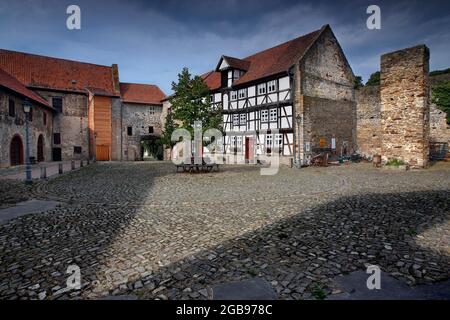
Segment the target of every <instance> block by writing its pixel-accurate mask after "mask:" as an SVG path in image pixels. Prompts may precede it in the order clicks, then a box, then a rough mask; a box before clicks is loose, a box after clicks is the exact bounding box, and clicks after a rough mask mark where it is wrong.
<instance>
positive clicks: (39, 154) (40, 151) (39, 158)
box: [37, 134, 45, 162]
mask: <svg viewBox="0 0 450 320" xmlns="http://www.w3.org/2000/svg"><path fill="white" fill-rule="evenodd" d="M44 146H45V141H44V136H43V135H42V134H41V135H39V138H38V143H37V161H38V162H44V161H45V156H44Z"/></svg>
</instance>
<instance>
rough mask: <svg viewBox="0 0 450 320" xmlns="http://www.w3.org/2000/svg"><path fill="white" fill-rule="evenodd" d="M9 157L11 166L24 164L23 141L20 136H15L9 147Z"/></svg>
mask: <svg viewBox="0 0 450 320" xmlns="http://www.w3.org/2000/svg"><path fill="white" fill-rule="evenodd" d="M9 157H10V160H11V166H18V165H21V164H23V143H22V139H21V138H20V136H18V135H17V136H14V138H13V139H12V140H11V145H10V147H9Z"/></svg>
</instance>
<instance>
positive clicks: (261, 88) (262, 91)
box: [258, 83, 266, 95]
mask: <svg viewBox="0 0 450 320" xmlns="http://www.w3.org/2000/svg"><path fill="white" fill-rule="evenodd" d="M265 93H266V84H265V83H263V84H259V85H258V94H259V95H261V94H265Z"/></svg>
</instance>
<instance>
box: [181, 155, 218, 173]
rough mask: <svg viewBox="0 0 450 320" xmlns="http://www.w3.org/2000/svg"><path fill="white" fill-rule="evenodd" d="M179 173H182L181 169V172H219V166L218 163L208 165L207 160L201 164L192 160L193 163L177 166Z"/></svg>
mask: <svg viewBox="0 0 450 320" xmlns="http://www.w3.org/2000/svg"><path fill="white" fill-rule="evenodd" d="M176 167H177V172H180V171H179V169H181V172H190V173H193V172H211V171H213V170H214V169H216V171H219V164H217V163H206V161H205V159H202V163H201V164H196V163H194V158H193V157H192V158H191V163H182V164H177V165H176Z"/></svg>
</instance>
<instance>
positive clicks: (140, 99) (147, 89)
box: [120, 82, 166, 104]
mask: <svg viewBox="0 0 450 320" xmlns="http://www.w3.org/2000/svg"><path fill="white" fill-rule="evenodd" d="M120 93H121V96H122V100H123V101H124V102H128V103H139V104H161V103H162V100H163V99H164V98H165V97H166V95H165V94H164V92H162V91H161V89H159V87H157V86H155V85H151V84H138V83H123V82H121V83H120Z"/></svg>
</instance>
